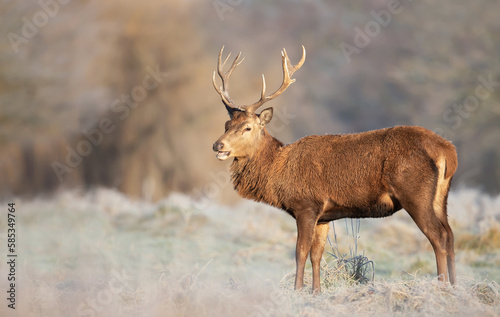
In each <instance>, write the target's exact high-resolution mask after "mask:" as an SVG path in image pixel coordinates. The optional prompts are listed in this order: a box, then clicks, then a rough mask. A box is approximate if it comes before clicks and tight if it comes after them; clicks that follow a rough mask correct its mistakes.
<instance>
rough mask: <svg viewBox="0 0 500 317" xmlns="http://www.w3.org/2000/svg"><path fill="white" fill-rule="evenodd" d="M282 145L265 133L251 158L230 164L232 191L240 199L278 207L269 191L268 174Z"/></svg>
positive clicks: (276, 199) (276, 200)
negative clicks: (238, 195)
mask: <svg viewBox="0 0 500 317" xmlns="http://www.w3.org/2000/svg"><path fill="white" fill-rule="evenodd" d="M282 146H283V143H282V142H281V141H279V140H277V139H275V138H274V137H272V136H271V135H270V134H268V133H267V132H265V136H264V140H263V141H262V143H261V145H260V149H259V150H258V151H257V153H256V154H255V155H254V156H253V157H247V158H235V159H234V161H233V164H231V172H232V180H233V185H234V189H235V190H236V191H237V192H238V194H240V196H241V197H244V198H248V199H253V200H256V201H263V202H265V203H268V204H270V205H273V206H278V204H279V203H278V198H277V197H275V195H273V191H272V190H270V188H269V187H268V186H269V180H270V175H269V172H270V171H272V165H273V162H274V159H275V157H276V155H277V154H278V152H279V150H280V148H281V147H282Z"/></svg>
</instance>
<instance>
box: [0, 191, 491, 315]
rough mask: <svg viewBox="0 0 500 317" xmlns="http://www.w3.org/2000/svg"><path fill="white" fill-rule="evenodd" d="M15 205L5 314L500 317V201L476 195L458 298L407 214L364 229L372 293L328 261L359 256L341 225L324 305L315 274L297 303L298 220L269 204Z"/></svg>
mask: <svg viewBox="0 0 500 317" xmlns="http://www.w3.org/2000/svg"><path fill="white" fill-rule="evenodd" d="M14 201H15V203H16V207H17V211H16V217H17V222H16V226H17V232H18V236H17V241H18V247H17V248H18V250H17V252H18V254H19V256H18V263H17V268H16V269H17V273H16V274H17V282H18V283H17V284H16V287H17V289H16V298H17V306H16V310H15V311H14V310H12V309H9V308H8V307H7V305H8V303H7V301H6V300H2V302H3V304H1V305H0V314H1V315H2V316H323V315H327V314H328V315H335V316H367V315H377V316H386V315H401V316H403V315H404V316H407V315H415V316H420V315H422V316H424V315H444V316H446V315H454V316H457V315H458V316H499V315H500V286H499V284H498V282H499V281H500V197H496V198H495V197H490V196H487V195H484V194H481V193H480V192H478V191H476V190H470V189H461V190H458V191H452V192H451V193H450V197H449V208H448V210H449V215H450V224H451V226H452V228H453V229H454V232H455V248H456V253H457V275H458V285H457V286H456V287H450V286H449V285H443V284H442V283H440V282H438V281H437V279H436V278H435V260H434V254H433V252H432V249H431V247H430V244H429V242H428V241H427V240H426V239H425V237H424V236H423V234H422V233H421V232H420V231H419V230H418V228H417V227H416V226H415V224H413V223H412V221H411V219H410V217H409V216H408V215H407V214H406V212H405V211H400V212H398V213H396V214H395V215H394V216H392V217H389V218H384V219H366V220H362V221H361V228H360V230H359V232H358V235H359V240H358V242H357V248H358V252H359V253H364V255H365V256H366V257H367V258H369V259H370V260H372V261H374V263H375V265H374V268H375V279H374V281H373V282H369V283H366V284H356V283H354V282H353V281H352V280H349V279H344V278H342V274H343V272H341V270H340V271H339V270H338V267H337V266H336V264H335V259H334V258H333V257H332V256H331V255H330V253H332V248H337V251H340V252H341V253H344V252H345V253H349V248H353V245H354V244H355V241H354V240H356V239H355V238H353V235H352V229H351V227H350V222H349V221H345V220H339V221H337V222H336V223H335V229H336V233H337V240H338V244H337V245H335V246H331V245H329V244H328V243H327V247H326V250H325V253H324V261H323V270H322V288H323V293H322V294H320V295H317V296H313V295H311V294H310V284H309V282H310V274H311V272H310V270H309V271H307V272H306V283H307V287H306V289H304V290H303V291H302V292H295V291H293V278H294V275H293V273H294V268H295V262H294V250H295V239H296V228H295V222H294V220H293V219H292V218H291V217H290V216H288V215H287V214H286V213H284V212H282V211H279V210H277V209H273V208H271V207H267V206H265V205H262V204H257V203H253V202H249V201H243V200H242V201H241V203H239V204H237V205H234V206H222V205H220V204H217V203H215V202H211V201H201V202H200V201H195V200H193V199H191V198H190V197H188V196H185V195H181V194H172V195H170V196H169V197H167V198H165V199H163V200H161V201H159V202H157V203H148V202H144V201H137V200H131V199H129V198H127V197H125V196H123V195H122V194H120V193H118V192H115V191H113V190H108V189H95V190H91V191H88V192H80V191H66V192H61V193H58V194H56V195H55V196H53V197H45V198H36V199H21V198H17V199H14ZM7 203H8V202H7V201H3V202H2V206H6V204H7ZM4 209H5V213H4V211H2V217H1V219H0V244H1V245H2V246H5V245H6V244H7V241H6V240H7V239H6V238H7V231H6V228H7V226H6V220H7V216H6V210H7V209H6V208H4ZM346 225H347V226H346ZM346 227H347V229H348V230H350V232H346ZM330 236H331V238H332V239H331V240H332V241H333V231H332V230H331V232H330ZM0 250H1V253H0V256H1V257H2V260H1V263H2V264H1V265H0V289H1V290H2V293H3V294H6V293H5V292H6V291H7V287H8V285H7V278H6V277H7V274H8V267H7V265H6V262H7V261H6V259H7V253H6V249H5V248H3V247H2V248H1V249H0ZM4 297H5V296H4Z"/></svg>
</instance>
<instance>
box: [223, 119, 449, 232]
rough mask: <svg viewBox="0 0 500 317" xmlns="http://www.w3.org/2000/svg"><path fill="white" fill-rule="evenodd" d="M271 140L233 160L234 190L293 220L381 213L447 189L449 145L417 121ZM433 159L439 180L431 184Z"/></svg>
mask: <svg viewBox="0 0 500 317" xmlns="http://www.w3.org/2000/svg"><path fill="white" fill-rule="evenodd" d="M273 141H275V142H274V143H275V144H273V145H271V144H270V145H268V146H265V147H264V148H263V151H261V153H259V154H257V155H256V156H255V157H253V158H250V159H247V160H238V159H235V160H234V162H233V164H232V166H231V170H232V172H233V183H234V187H235V189H236V190H237V191H238V193H239V194H240V195H241V196H243V197H245V198H249V199H253V200H256V201H261V202H265V203H268V204H270V205H273V206H275V207H278V208H281V209H283V210H285V211H287V212H288V213H289V214H290V215H292V216H293V217H294V218H295V214H296V212H302V211H303V210H304V209H310V210H311V211H313V212H316V213H317V216H318V218H317V219H318V222H319V223H321V222H329V221H332V220H336V219H341V218H378V217H386V216H390V215H392V214H393V213H395V212H396V211H398V210H400V209H401V208H404V207H406V206H405V205H407V207H408V209H411V208H412V207H413V205H415V204H418V202H416V201H422V202H433V201H434V199H435V198H436V197H435V196H436V193H437V192H438V191H441V192H442V191H446V193H447V191H448V187H449V180H450V179H451V176H452V175H453V173H454V171H455V169H456V161H457V159H456V153H455V149H454V146H453V145H451V143H449V142H448V141H446V140H444V139H443V138H441V137H439V136H438V135H436V134H434V133H433V132H431V131H429V130H426V129H424V128H420V127H411V126H399V127H393V128H386V129H381V130H375V131H369V132H363V133H357V134H347V135H321V136H318V135H313V136H307V137H304V138H302V139H300V140H298V141H297V142H295V143H292V144H289V145H286V146H283V144H281V143H280V142H279V141H277V140H273ZM271 143H272V142H271ZM441 158H444V162H445V166H444V168H445V171H444V172H443V173H441V174H442V175H443V176H444V178H446V179H448V182H446V184H439V183H440V182H438V178H439V176H440V171H439V168H440V167H439V162H440V159H441ZM441 183H444V182H441ZM438 185H441V186H442V187H443V186H444V185H445V186H444V187H446V188H443V189H439V188H438ZM429 207H431V206H429Z"/></svg>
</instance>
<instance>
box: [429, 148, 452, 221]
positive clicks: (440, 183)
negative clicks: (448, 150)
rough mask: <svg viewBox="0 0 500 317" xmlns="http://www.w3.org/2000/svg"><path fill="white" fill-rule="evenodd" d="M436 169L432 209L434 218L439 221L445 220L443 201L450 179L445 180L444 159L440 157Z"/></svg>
mask: <svg viewBox="0 0 500 317" xmlns="http://www.w3.org/2000/svg"><path fill="white" fill-rule="evenodd" d="M436 167H437V168H438V179H437V184H436V194H435V196H434V201H433V204H432V205H433V207H434V212H435V214H436V216H437V217H438V218H440V219H446V214H445V213H444V210H443V208H444V206H443V204H444V200H445V196H446V193H447V190H448V184H449V182H450V179H449V178H448V179H445V177H444V174H445V171H446V159H445V157H444V156H441V157H440V158H439V159H438V160H437V162H436Z"/></svg>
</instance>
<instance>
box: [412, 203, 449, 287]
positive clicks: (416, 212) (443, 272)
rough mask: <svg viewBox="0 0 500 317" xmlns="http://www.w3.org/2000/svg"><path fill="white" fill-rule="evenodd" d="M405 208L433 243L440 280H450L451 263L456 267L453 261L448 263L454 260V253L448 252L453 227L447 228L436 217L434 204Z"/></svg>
mask: <svg viewBox="0 0 500 317" xmlns="http://www.w3.org/2000/svg"><path fill="white" fill-rule="evenodd" d="M405 209H406V211H407V212H408V214H409V215H410V216H411V217H412V219H413V221H415V223H416V224H417V226H418V228H419V229H420V230H421V231H422V233H423V234H424V235H425V236H426V237H427V239H428V240H429V242H430V243H431V245H432V248H433V250H434V254H435V256H436V265H437V274H438V277H439V280H441V281H443V282H448V281H449V279H448V268H449V265H453V267H452V268H453V269H454V264H452V262H450V263H448V260H449V259H450V260H454V255H453V254H449V253H448V250H449V241H450V239H449V238H450V236H449V232H451V229H450V231H449V232H448V230H446V228H445V226H443V224H442V223H441V221H440V220H439V219H438V218H437V217H436V214H435V213H434V210H433V208H432V206H423V205H420V206H419V205H415V206H411V207H405ZM452 239H453V238H452ZM453 282H454V278H453Z"/></svg>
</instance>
